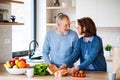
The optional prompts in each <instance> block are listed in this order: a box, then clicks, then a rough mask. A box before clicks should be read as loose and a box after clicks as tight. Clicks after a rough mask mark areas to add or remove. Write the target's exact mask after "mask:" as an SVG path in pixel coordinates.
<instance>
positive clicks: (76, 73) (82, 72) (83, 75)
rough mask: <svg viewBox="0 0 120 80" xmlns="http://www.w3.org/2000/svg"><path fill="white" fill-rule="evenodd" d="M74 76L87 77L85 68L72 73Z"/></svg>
mask: <svg viewBox="0 0 120 80" xmlns="http://www.w3.org/2000/svg"><path fill="white" fill-rule="evenodd" d="M71 76H72V77H86V74H85V73H84V71H83V70H79V71H78V72H75V73H73V74H71Z"/></svg>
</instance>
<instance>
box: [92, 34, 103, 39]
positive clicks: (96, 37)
mask: <svg viewBox="0 0 120 80" xmlns="http://www.w3.org/2000/svg"><path fill="white" fill-rule="evenodd" d="M94 38H95V40H102V38H101V37H100V36H98V35H96V36H94Z"/></svg>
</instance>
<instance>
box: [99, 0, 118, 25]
mask: <svg viewBox="0 0 120 80" xmlns="http://www.w3.org/2000/svg"><path fill="white" fill-rule="evenodd" d="M119 8H120V0H97V20H98V21H97V22H98V26H99V27H119V26H120V9H119Z"/></svg>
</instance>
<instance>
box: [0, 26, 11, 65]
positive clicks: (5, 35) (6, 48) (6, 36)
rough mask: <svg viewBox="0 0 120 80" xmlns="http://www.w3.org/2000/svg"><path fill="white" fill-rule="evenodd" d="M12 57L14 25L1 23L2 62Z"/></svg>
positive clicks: (0, 49)
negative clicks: (2, 24)
mask: <svg viewBox="0 0 120 80" xmlns="http://www.w3.org/2000/svg"><path fill="white" fill-rule="evenodd" d="M11 58H12V27H11V26H1V25H0V63H3V62H5V61H6V60H10V59H11Z"/></svg>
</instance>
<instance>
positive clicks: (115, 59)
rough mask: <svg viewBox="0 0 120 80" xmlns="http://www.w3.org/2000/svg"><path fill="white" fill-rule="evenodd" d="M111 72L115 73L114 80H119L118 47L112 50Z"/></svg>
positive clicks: (119, 58)
mask: <svg viewBox="0 0 120 80" xmlns="http://www.w3.org/2000/svg"><path fill="white" fill-rule="evenodd" d="M112 55H113V64H112V66H113V72H115V73H116V80H120V47H115V48H113V54H112Z"/></svg>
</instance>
